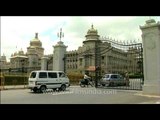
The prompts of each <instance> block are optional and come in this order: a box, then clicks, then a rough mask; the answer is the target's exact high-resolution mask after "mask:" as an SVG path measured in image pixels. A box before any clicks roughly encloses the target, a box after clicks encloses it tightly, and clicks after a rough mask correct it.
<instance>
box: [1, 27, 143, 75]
mask: <svg viewBox="0 0 160 120" xmlns="http://www.w3.org/2000/svg"><path fill="white" fill-rule="evenodd" d="M85 38H86V39H85V40H84V41H83V45H82V46H80V47H79V48H78V49H77V50H74V51H66V49H67V46H66V45H64V44H63V42H62V41H61V40H60V41H59V42H58V43H57V44H56V45H54V46H53V47H54V53H53V54H52V55H44V48H43V47H42V42H41V41H40V39H39V38H38V33H36V34H35V38H34V39H33V40H31V41H30V46H29V47H27V52H26V53H24V52H23V50H20V51H18V52H15V53H13V54H12V55H11V58H10V63H8V62H7V61H6V57H5V55H3V56H1V58H0V65H1V69H8V68H11V69H13V68H14V69H16V68H17V69H18V68H19V69H22V67H23V68H26V69H27V71H28V72H30V71H31V70H34V69H49V70H62V71H65V72H67V73H69V72H73V73H75V72H76V73H84V71H85V70H88V71H91V72H94V70H95V51H94V50H95V49H94V48H95V42H96V41H98V42H99V44H98V48H100V51H101V55H100V57H101V62H100V63H101V65H100V67H101V73H123V72H124V71H126V70H128V71H129V72H133V71H134V72H139V71H140V70H139V68H138V64H137V56H136V54H135V55H132V56H131V54H129V53H131V52H132V51H133V50H134V51H137V52H138V50H139V49H138V48H133V47H131V48H129V49H128V50H127V51H125V50H122V49H119V48H116V47H113V46H112V44H111V43H109V42H107V41H105V42H104V41H102V39H100V35H98V31H97V30H96V29H95V28H94V27H93V25H92V26H91V28H90V29H89V30H88V32H87V34H86V35H85ZM68 46H69V45H68ZM133 67H134V68H133Z"/></svg>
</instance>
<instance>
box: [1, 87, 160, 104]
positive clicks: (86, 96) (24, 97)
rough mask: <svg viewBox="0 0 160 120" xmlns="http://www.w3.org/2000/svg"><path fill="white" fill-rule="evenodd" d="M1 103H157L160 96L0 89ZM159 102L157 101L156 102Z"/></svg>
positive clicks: (77, 89)
mask: <svg viewBox="0 0 160 120" xmlns="http://www.w3.org/2000/svg"><path fill="white" fill-rule="evenodd" d="M0 102H1V104H148V103H149V104H156V103H157V104H159V103H160V97H151V96H142V94H141V91H133V90H114V89H103V88H97V89H96V88H94V87H88V88H81V87H79V86H71V87H70V88H69V89H67V90H66V91H64V92H53V91H52V90H48V91H47V92H46V93H43V94H42V93H33V92H31V91H30V90H29V89H11V90H2V91H1V101H0ZM158 102H159V103H158Z"/></svg>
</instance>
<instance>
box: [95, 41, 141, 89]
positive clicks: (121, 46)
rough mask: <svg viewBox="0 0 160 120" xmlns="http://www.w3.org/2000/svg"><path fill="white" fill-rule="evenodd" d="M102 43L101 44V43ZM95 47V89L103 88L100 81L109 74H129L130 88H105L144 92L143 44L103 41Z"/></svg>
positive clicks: (124, 86)
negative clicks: (126, 72)
mask: <svg viewBox="0 0 160 120" xmlns="http://www.w3.org/2000/svg"><path fill="white" fill-rule="evenodd" d="M100 41H101V42H100ZM100 41H99V40H98V41H97V42H96V45H95V66H96V68H98V69H96V71H95V78H96V79H95V82H96V85H95V87H102V86H101V85H100V81H101V78H102V76H103V75H105V74H107V73H116V74H120V75H122V76H123V77H125V76H124V73H125V71H128V73H129V86H126V85H121V86H120V85H116V84H115V85H114V86H104V88H112V89H113V88H115V89H128V90H142V84H143V48H142V43H136V42H135V41H131V42H130V43H128V42H118V41H115V40H111V39H101V40H100Z"/></svg>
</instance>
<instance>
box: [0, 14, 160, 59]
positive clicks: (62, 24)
mask: <svg viewBox="0 0 160 120" xmlns="http://www.w3.org/2000/svg"><path fill="white" fill-rule="evenodd" d="M149 19H155V20H156V22H158V21H160V16H1V19H0V21H1V34H0V36H1V55H3V54H4V55H5V56H6V58H7V61H9V60H10V57H11V54H13V53H14V52H17V51H19V50H21V49H22V50H23V51H24V52H25V53H26V52H27V47H29V46H30V41H31V40H32V39H34V38H35V33H38V38H39V39H40V41H41V42H42V47H43V48H44V49H45V50H44V54H46V55H48V54H53V46H54V45H56V44H57V42H58V41H59V40H60V39H59V38H58V36H57V33H58V32H60V28H62V32H63V33H64V37H63V38H62V39H61V40H62V41H63V42H64V45H66V46H68V47H67V51H71V50H77V49H78V47H79V46H82V45H83V41H84V40H85V35H86V34H87V31H88V30H89V29H90V28H91V25H92V24H93V26H94V29H96V30H97V31H98V34H99V35H100V37H109V38H112V39H115V40H118V41H128V42H130V41H133V40H135V41H138V42H142V38H141V34H142V32H141V30H140V28H139V26H143V25H144V24H145V21H146V20H149Z"/></svg>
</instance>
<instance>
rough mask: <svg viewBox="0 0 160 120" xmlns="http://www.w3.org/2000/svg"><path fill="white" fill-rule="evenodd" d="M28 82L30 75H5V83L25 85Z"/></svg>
mask: <svg viewBox="0 0 160 120" xmlns="http://www.w3.org/2000/svg"><path fill="white" fill-rule="evenodd" d="M24 84H28V76H21V75H18V76H17V75H5V83H4V85H24Z"/></svg>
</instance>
